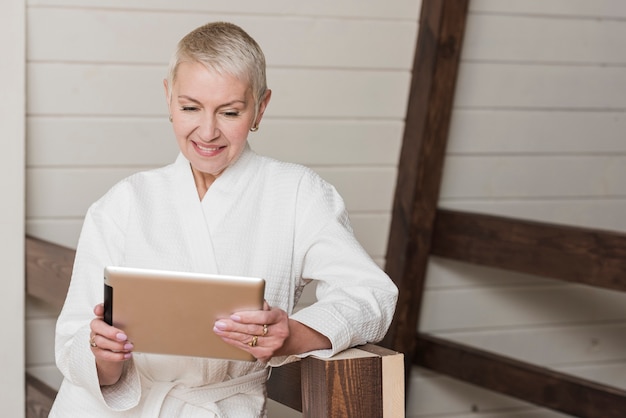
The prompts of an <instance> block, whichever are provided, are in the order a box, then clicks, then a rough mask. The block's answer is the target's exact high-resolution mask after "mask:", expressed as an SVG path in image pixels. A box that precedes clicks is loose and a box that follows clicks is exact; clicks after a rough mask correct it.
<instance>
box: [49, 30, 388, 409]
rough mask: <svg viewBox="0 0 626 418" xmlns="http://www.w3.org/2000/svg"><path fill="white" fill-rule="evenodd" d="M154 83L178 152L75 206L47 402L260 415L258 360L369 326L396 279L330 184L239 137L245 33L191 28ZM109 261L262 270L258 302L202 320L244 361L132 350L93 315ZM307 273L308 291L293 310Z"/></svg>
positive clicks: (258, 87) (348, 342)
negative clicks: (70, 266) (358, 232)
mask: <svg viewBox="0 0 626 418" xmlns="http://www.w3.org/2000/svg"><path fill="white" fill-rule="evenodd" d="M164 87H165V95H166V99H167V105H168V108H169V112H170V121H171V122H172V125H173V128H174V134H175V136H176V139H177V141H178V145H179V148H180V154H179V156H178V158H177V159H176V161H175V162H174V163H173V164H171V165H169V166H166V167H163V168H160V169H157V170H152V171H147V172H142V173H138V174H136V175H133V176H131V177H129V178H127V179H125V180H123V181H121V182H120V183H118V184H117V185H115V186H114V187H113V188H112V189H111V190H110V191H109V192H108V193H107V194H105V196H103V197H102V198H101V199H100V200H99V201H97V202H96V203H94V204H93V205H92V206H91V207H90V209H89V211H88V213H87V215H86V217H85V222H84V225H83V230H82V232H81V236H80V240H79V244H78V248H77V252H76V260H75V263H74V270H73V273H72V280H71V284H70V288H69V291H68V295H67V299H66V302H65V305H64V308H63V310H62V312H61V314H60V316H59V319H58V323H57V339H56V358H57V365H58V367H59V369H60V370H61V371H62V373H63V375H64V377H65V379H64V381H63V384H62V386H61V389H60V391H59V394H58V396H57V399H56V401H55V404H54V406H53V409H52V412H51V414H50V416H51V417H64V418H66V417H74V416H76V417H87V416H94V417H108V416H111V417H158V416H162V417H179V416H181V417H196V416H197V417H213V416H218V417H262V416H265V381H266V380H267V376H268V371H269V367H270V366H279V365H281V364H283V363H285V362H289V361H293V360H295V359H297V358H299V357H304V356H307V355H310V354H315V355H317V356H321V357H329V356H332V355H334V354H336V353H338V352H340V351H342V350H344V349H346V348H348V347H351V346H354V345H358V344H363V343H366V342H375V341H378V340H380V339H381V338H382V337H383V336H384V334H385V332H386V330H387V328H388V326H389V323H390V322H391V318H392V315H393V311H394V308H395V303H396V298H397V289H396V288H395V286H394V285H393V283H392V282H391V281H390V280H389V278H388V277H387V276H386V275H385V274H384V273H383V272H382V271H381V270H380V269H379V268H378V267H377V266H376V265H375V263H374V262H373V261H372V260H371V259H370V258H369V257H368V256H367V254H366V253H365V251H364V250H363V249H362V247H361V246H360V245H359V244H358V243H357V241H356V240H355V238H354V236H353V234H352V231H351V228H350V226H349V223H348V218H347V214H346V212H345V208H344V205H343V201H342V200H341V198H340V197H339V195H338V194H337V192H336V191H335V189H334V188H333V187H332V186H330V185H329V184H328V183H326V182H324V181H323V180H322V179H321V178H320V177H319V176H318V175H316V174H315V173H313V172H312V171H311V170H309V169H307V168H305V167H303V166H299V165H295V164H287V163H282V162H279V161H275V160H272V159H269V158H265V157H261V156H258V155H256V154H255V153H254V152H253V151H252V150H251V149H250V148H249V146H248V143H247V136H248V133H249V132H250V131H252V132H254V131H256V130H257V129H258V128H259V124H260V123H261V120H262V118H263V114H264V112H265V110H266V108H267V106H268V103H269V101H270V97H271V91H270V90H268V89H267V87H266V82H265V58H264V56H263V53H262V51H261V50H260V48H259V46H258V45H257V43H256V42H255V41H254V40H253V39H252V38H251V37H250V36H249V35H248V34H246V33H245V32H244V31H243V30H242V29H241V28H239V27H237V26H235V25H232V24H228V23H213V24H208V25H205V26H202V27H200V28H197V29H196V30H194V31H192V32H191V33H189V34H188V35H187V36H185V37H184V38H183V39H182V40H181V41H180V42H179V45H178V49H177V51H176V54H175V55H174V57H173V59H172V62H171V64H170V69H169V74H168V78H167V79H166V80H165V81H164ZM107 265H119V266H130V267H143V268H152V269H163V270H179V271H194V272H207V273H219V274H228V275H239V276H256V277H263V278H265V279H266V294H265V298H266V300H267V303H266V306H265V309H264V310H260V311H253V312H237V313H234V314H233V315H232V316H231V317H230V318H227V319H220V320H217V321H215V322H214V323H213V322H211V323H208V324H207V326H211V327H213V331H214V332H215V333H216V334H217V335H219V336H220V337H221V338H222V339H223V340H224V341H226V342H227V343H228V344H231V345H233V346H236V347H238V348H240V349H243V350H246V351H248V352H250V353H251V354H252V355H254V357H255V358H257V359H258V361H256V362H237V361H226V360H218V359H208V358H193V357H180V356H165V355H155V354H145V353H133V345H132V335H126V334H125V333H124V330H123V329H118V328H115V327H113V326H109V325H107V324H106V323H105V322H104V321H103V319H102V316H103V307H102V304H101V301H102V272H103V268H104V267H105V266H107ZM312 280H316V281H317V282H318V286H317V299H318V301H317V302H316V303H315V304H313V305H311V306H309V307H307V308H304V309H302V310H300V311H298V312H297V313H293V309H294V306H295V305H296V303H297V301H298V299H299V297H300V294H301V292H302V289H303V288H304V286H305V285H306V284H307V283H309V282H310V281H312ZM94 306H95V307H94ZM94 315H95V317H94Z"/></svg>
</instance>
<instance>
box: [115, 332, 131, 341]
mask: <svg viewBox="0 0 626 418" xmlns="http://www.w3.org/2000/svg"><path fill="white" fill-rule="evenodd" d="M115 338H117V340H118V341H126V340H127V339H128V337H127V336H126V334H123V333H121V332H118V333H117V335H116V336H115Z"/></svg>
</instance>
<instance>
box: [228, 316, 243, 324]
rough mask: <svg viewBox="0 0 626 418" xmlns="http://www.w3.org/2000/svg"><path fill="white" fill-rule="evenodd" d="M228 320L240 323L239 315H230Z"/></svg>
mask: <svg viewBox="0 0 626 418" xmlns="http://www.w3.org/2000/svg"><path fill="white" fill-rule="evenodd" d="M230 319H232V320H233V321H237V322H239V321H241V317H240V316H239V315H231V316H230Z"/></svg>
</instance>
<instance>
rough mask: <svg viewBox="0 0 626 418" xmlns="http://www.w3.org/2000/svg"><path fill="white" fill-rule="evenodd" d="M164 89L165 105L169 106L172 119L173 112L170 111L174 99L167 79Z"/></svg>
mask: <svg viewBox="0 0 626 418" xmlns="http://www.w3.org/2000/svg"><path fill="white" fill-rule="evenodd" d="M163 88H164V90H165V103H166V104H167V111H168V112H169V114H170V119H171V118H172V110H171V109H170V105H171V102H172V97H171V93H170V89H169V85H168V83H167V78H164V79H163Z"/></svg>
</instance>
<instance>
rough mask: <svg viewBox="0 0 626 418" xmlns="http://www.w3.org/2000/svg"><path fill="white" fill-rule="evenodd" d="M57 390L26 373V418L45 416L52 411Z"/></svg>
mask: <svg viewBox="0 0 626 418" xmlns="http://www.w3.org/2000/svg"><path fill="white" fill-rule="evenodd" d="M56 394H57V393H56V391H55V390H54V389H52V388H51V387H50V386H48V385H47V384H45V383H43V382H42V381H41V380H39V379H37V378H36V377H35V376H33V375H31V374H29V373H26V418H45V417H47V416H48V414H49V413H50V409H51V408H52V403H53V402H54V398H55V397H56Z"/></svg>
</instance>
